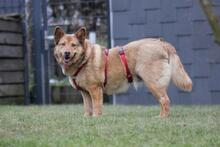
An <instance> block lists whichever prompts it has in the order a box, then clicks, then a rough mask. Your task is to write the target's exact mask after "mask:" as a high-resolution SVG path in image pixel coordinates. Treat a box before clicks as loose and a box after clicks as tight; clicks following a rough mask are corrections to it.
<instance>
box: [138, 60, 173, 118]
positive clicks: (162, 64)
mask: <svg viewBox="0 0 220 147" xmlns="http://www.w3.org/2000/svg"><path fill="white" fill-rule="evenodd" d="M136 71H137V74H138V76H140V77H141V79H142V80H143V81H144V83H145V85H146V86H147V87H148V89H149V90H150V91H151V92H152V94H153V95H154V96H155V97H156V99H157V100H158V101H159V103H160V105H161V111H160V117H166V116H168V113H169V104H170V100H169V97H168V95H167V92H166V90H167V87H168V85H169V82H170V79H171V68H170V65H169V64H168V62H167V61H166V60H157V61H154V62H152V63H150V64H140V65H139V67H137V69H136Z"/></svg>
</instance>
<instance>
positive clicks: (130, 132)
mask: <svg viewBox="0 0 220 147" xmlns="http://www.w3.org/2000/svg"><path fill="white" fill-rule="evenodd" d="M158 114H159V106H105V107H104V115H103V116H102V117H100V118H84V117H83V111H82V106H81V105H55V106H28V107H25V106H0V146H4V147H5V146H12V147H32V146H33V147H35V146H39V147H47V146H50V147H56V146H57V147H60V146H63V147H68V146H69V147H75V146H76V147H78V146H80V147H81V146H85V147H88V146H94V147H98V146H102V147H106V146H114V147H115V146H120V147H129V146H131V147H136V146H138V147H139V146H146V147H148V146H149V147H152V146H156V147H158V146H161V147H171V146H173V147H179V146H186V147H190V146H192V147H203V146H204V147H220V105H216V106H172V107H171V115H170V116H169V118H167V119H162V120H161V119H159V118H158V117H155V116H157V115H158Z"/></svg>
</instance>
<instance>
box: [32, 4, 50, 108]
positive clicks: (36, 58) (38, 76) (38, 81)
mask: <svg viewBox="0 0 220 147" xmlns="http://www.w3.org/2000/svg"><path fill="white" fill-rule="evenodd" d="M42 6H43V5H42V0H39V1H37V0H32V24H33V25H32V32H33V34H32V35H33V44H32V46H33V71H34V80H35V88H34V96H35V98H34V102H35V103H37V104H46V103H48V99H49V96H48V89H49V87H48V72H47V71H48V70H47V66H45V65H47V63H46V61H47V60H45V53H46V52H45V49H44V47H45V44H44V43H45V42H44V41H45V40H44V23H43V19H44V17H43V15H42V12H43V10H42V9H43V8H42Z"/></svg>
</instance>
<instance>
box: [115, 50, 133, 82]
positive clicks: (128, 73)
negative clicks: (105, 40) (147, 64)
mask: <svg viewBox="0 0 220 147" xmlns="http://www.w3.org/2000/svg"><path fill="white" fill-rule="evenodd" d="M118 53H119V55H120V59H121V62H122V64H123V65H124V67H125V73H126V78H127V79H128V82H129V83H132V82H133V78H132V74H131V72H130V70H129V67H128V62H127V59H126V56H125V52H124V49H123V48H122V47H119V48H118Z"/></svg>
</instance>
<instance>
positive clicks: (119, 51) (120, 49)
mask: <svg viewBox="0 0 220 147" xmlns="http://www.w3.org/2000/svg"><path fill="white" fill-rule="evenodd" d="M118 53H119V55H124V54H125V52H124V49H123V48H122V47H120V48H119V49H118Z"/></svg>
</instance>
